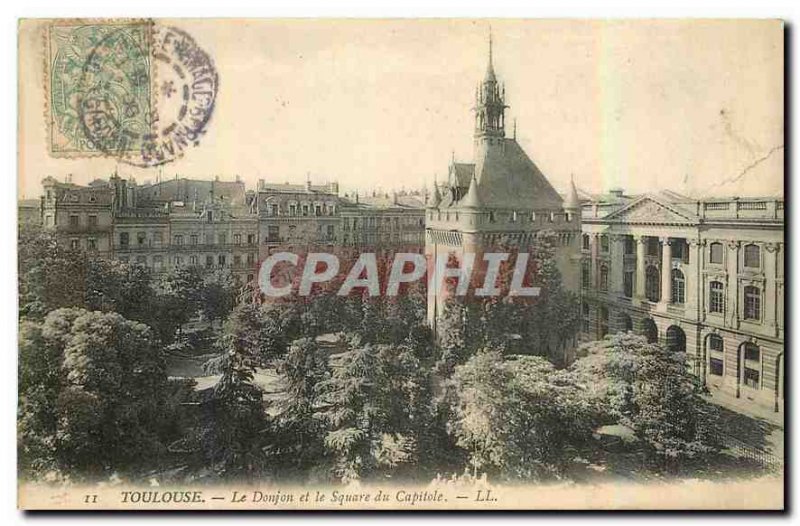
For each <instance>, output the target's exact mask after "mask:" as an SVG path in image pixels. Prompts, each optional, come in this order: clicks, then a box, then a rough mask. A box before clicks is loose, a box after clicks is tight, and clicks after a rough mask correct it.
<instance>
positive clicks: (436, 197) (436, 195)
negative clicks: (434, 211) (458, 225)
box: [431, 181, 442, 208]
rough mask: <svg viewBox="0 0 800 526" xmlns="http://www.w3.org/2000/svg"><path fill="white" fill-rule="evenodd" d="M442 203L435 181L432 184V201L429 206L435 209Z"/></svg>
mask: <svg viewBox="0 0 800 526" xmlns="http://www.w3.org/2000/svg"><path fill="white" fill-rule="evenodd" d="M441 202H442V193H441V192H440V191H439V183H437V182H436V181H434V182H433V201H432V202H431V206H432V207H434V208H436V207H437V206H439V203H441Z"/></svg>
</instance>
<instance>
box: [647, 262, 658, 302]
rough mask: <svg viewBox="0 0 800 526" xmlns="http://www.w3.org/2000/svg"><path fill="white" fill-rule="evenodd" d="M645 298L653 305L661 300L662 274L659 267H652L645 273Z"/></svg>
mask: <svg viewBox="0 0 800 526" xmlns="http://www.w3.org/2000/svg"><path fill="white" fill-rule="evenodd" d="M644 285H645V287H644V290H645V296H646V297H647V299H648V301H652V302H653V303H655V302H657V301H659V300H660V299H661V273H660V272H659V271H658V267H655V266H653V265H650V266H649V267H647V271H646V273H645V284H644Z"/></svg>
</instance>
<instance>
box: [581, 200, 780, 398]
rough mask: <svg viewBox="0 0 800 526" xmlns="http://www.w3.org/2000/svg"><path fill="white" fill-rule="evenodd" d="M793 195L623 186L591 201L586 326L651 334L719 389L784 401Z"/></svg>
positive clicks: (590, 330) (595, 333) (589, 330)
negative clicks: (638, 190) (688, 193)
mask: <svg viewBox="0 0 800 526" xmlns="http://www.w3.org/2000/svg"><path fill="white" fill-rule="evenodd" d="M783 205H784V203H783V199H775V198H768V199H756V198H753V199H747V198H734V199H709V200H693V199H690V198H687V197H685V196H681V195H679V194H675V193H673V192H661V193H658V194H648V195H641V196H635V197H630V196H626V195H625V194H624V192H622V191H621V190H613V191H612V192H611V193H610V194H609V195H607V196H602V197H600V198H598V199H594V200H592V201H589V202H586V203H585V204H584V205H583V214H582V215H583V221H582V224H583V235H582V240H581V249H582V255H583V259H582V264H581V285H582V297H583V303H582V307H581V308H582V309H583V311H582V314H583V324H584V326H583V329H584V334H585V335H586V337H587V338H589V339H597V338H601V337H603V336H604V335H605V334H607V333H609V332H616V331H626V330H633V331H636V332H640V333H642V334H644V335H645V336H647V338H648V339H649V340H650V341H654V342H655V341H659V342H662V343H664V344H666V345H670V346H672V347H673V348H675V349H677V350H681V351H685V352H686V353H687V356H688V362H689V366H690V367H691V368H692V370H693V371H694V372H695V373H696V374H697V375H699V376H700V377H701V378H703V379H704V381H705V383H706V385H707V386H708V387H709V389H710V390H711V392H712V393H715V394H716V395H718V396H729V397H732V398H737V399H740V402H741V403H743V404H744V405H745V407H746V406H747V405H748V404H749V405H758V406H761V407H762V408H768V409H771V410H774V411H782V410H783V392H784V385H783V384H784V380H783V378H784V298H785V296H784V294H785V291H784V276H785V273H784V253H785V243H784V209H783Z"/></svg>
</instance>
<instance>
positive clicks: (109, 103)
mask: <svg viewBox="0 0 800 526" xmlns="http://www.w3.org/2000/svg"><path fill="white" fill-rule="evenodd" d="M151 32H152V23H151V22H149V21H145V20H141V21H132V22H114V21H109V22H87V23H82V22H78V23H76V22H74V21H73V22H71V23H68V24H58V23H56V24H53V25H51V26H50V27H49V28H48V31H47V35H46V39H47V59H46V60H47V72H48V76H47V79H46V86H47V103H48V104H47V108H48V112H47V119H48V124H49V137H48V140H49V148H50V153H51V155H53V156H56V157H71V156H75V157H85V156H94V155H108V154H109V153H112V152H113V153H114V154H116V156H124V155H126V154H129V153H133V152H138V151H139V150H140V149H141V147H142V143H143V140H144V138H145V137H146V136H147V134H148V133H149V132H150V130H151V126H152V124H153V119H154V112H153V106H154V104H153V102H154V101H153V96H154V94H155V91H154V90H153V82H154V74H153V71H154V69H153V68H152V59H151V52H150V51H151V43H152V39H151V35H152V33H151Z"/></svg>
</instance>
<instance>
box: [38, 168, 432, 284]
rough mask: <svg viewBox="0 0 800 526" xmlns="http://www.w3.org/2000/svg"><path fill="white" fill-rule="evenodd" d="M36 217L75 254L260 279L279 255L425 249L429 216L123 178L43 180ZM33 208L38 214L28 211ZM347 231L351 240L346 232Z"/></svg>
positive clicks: (291, 189)
mask: <svg viewBox="0 0 800 526" xmlns="http://www.w3.org/2000/svg"><path fill="white" fill-rule="evenodd" d="M44 190H45V195H44V196H42V198H41V203H40V206H37V207H35V208H36V210H35V211H33V212H31V211H28V212H27V215H29V216H33V215H34V214H35V215H37V216H41V217H42V218H43V224H44V226H45V228H48V229H52V230H55V231H56V232H57V233H58V236H59V238H60V239H61V240H62V242H63V243H64V244H65V245H67V246H72V247H74V248H77V249H84V250H87V251H89V252H93V253H96V254H97V255H98V256H104V257H115V258H118V259H120V260H121V261H125V262H130V263H136V264H139V265H143V266H146V267H148V268H150V269H152V270H153V271H154V272H162V271H166V270H169V269H171V268H175V267H180V266H199V267H203V268H205V269H209V270H214V269H221V268H226V269H229V270H231V272H232V273H233V274H234V277H235V278H236V279H237V280H239V281H240V282H245V281H251V280H253V279H254V278H255V276H256V274H257V269H258V263H259V261H261V260H263V259H264V258H265V257H267V256H268V255H269V254H270V253H272V252H273V251H276V250H288V251H301V252H302V251H305V250H312V249H327V250H330V249H332V248H335V247H339V246H351V247H353V246H355V247H361V246H363V245H362V242H367V241H372V240H380V243H381V244H382V245H383V246H390V245H391V246H406V245H408V244H409V243H411V244H416V246H417V247H419V246H421V244H422V242H421V239H422V232H423V231H424V209H423V208H422V207H423V205H422V203H421V201H419V200H418V199H417V198H415V197H412V196H401V197H398V198H397V199H396V200H390V199H382V198H377V197H376V198H374V199H367V200H365V202H362V203H358V202H356V203H354V202H351V201H349V200H347V199H344V198H341V197H339V195H338V192H339V188H338V184H336V183H329V184H325V185H312V184H311V183H310V181H308V182H306V184H304V185H296V184H288V183H284V184H275V183H267V182H265V181H263V180H262V181H259V184H258V189H257V191H247V189H246V188H245V185H244V183H243V182H242V181H240V180H239V179H238V178H237V179H236V180H234V181H221V180H219V178H215V179H214V180H197V179H186V178H177V177H176V178H175V179H171V180H168V181H162V182H157V183H155V184H140V185H137V184H136V182H135V181H133V180H126V179H122V178H120V177H118V176H117V175H116V174H115V175H113V176H111V177H110V178H109V179H108V180H107V181H104V180H99V179H98V180H96V181H94V182H92V183H91V184H90V185H88V186H79V185H76V184H72V183H71V182H58V181H56V180H55V179H53V178H52V177H49V178H46V179H45V180H44ZM29 208H30V207H29ZM345 229H347V234H346V235H343V231H345Z"/></svg>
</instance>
